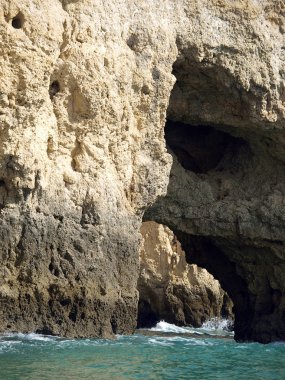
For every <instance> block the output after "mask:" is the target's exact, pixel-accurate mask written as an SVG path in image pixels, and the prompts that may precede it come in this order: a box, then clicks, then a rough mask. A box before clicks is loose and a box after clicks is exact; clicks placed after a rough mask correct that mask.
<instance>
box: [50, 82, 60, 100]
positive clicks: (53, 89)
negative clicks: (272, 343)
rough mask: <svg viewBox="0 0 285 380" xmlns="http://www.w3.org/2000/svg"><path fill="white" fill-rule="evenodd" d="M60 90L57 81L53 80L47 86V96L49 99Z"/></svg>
mask: <svg viewBox="0 0 285 380" xmlns="http://www.w3.org/2000/svg"><path fill="white" fill-rule="evenodd" d="M59 91H60V85H59V81H57V80H55V81H53V82H52V83H51V84H50V86H49V96H50V98H51V99H53V98H54V96H55V95H56V94H57V93H58V92H59Z"/></svg>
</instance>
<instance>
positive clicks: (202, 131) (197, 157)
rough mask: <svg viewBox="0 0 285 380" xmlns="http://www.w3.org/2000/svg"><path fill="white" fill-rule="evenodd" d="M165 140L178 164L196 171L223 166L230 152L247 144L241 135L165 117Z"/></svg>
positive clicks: (200, 171)
mask: <svg viewBox="0 0 285 380" xmlns="http://www.w3.org/2000/svg"><path fill="white" fill-rule="evenodd" d="M165 141H166V144H167V146H168V147H169V148H170V149H171V151H172V152H173V153H174V154H175V156H176V158H177V159H178V161H179V163H180V164H181V166H182V167H183V168H184V169H186V170H190V171H192V172H194V173H196V174H199V173H207V172H208V171H211V170H215V169H216V170H222V169H223V163H224V161H225V160H226V159H228V156H229V155H231V156H232V155H234V154H237V152H239V150H240V149H242V148H243V147H244V146H246V145H247V143H246V141H245V140H243V139H242V138H240V137H234V136H232V135H230V134H229V133H227V132H225V131H223V130H219V129H217V128H215V127H212V126H209V125H191V124H185V123H181V122H175V121H172V120H167V122H166V125H165Z"/></svg>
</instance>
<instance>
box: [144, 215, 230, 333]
mask: <svg viewBox="0 0 285 380" xmlns="http://www.w3.org/2000/svg"><path fill="white" fill-rule="evenodd" d="M141 233H142V238H143V242H142V248H141V251H140V276H139V280H138V291H139V308H138V327H151V326H153V325H154V324H155V323H156V322H158V321H160V320H165V321H166V322H169V323H174V324H177V325H182V326H185V325H191V326H194V327H200V326H201V325H202V324H203V322H205V321H206V320H209V319H211V318H214V317H218V318H230V319H232V318H233V315H232V312H231V310H232V306H233V305H232V302H231V300H230V298H229V296H228V295H227V294H226V293H225V292H224V291H223V289H222V288H221V286H220V284H219V282H218V281H217V280H215V279H214V277H213V276H212V275H211V274H210V273H208V272H207V271H206V270H205V269H203V268H200V267H198V266H197V265H195V264H187V263H186V259H185V253H184V252H183V250H182V248H181V245H180V243H179V241H178V240H177V238H176V237H175V236H174V234H173V232H172V231H170V229H169V228H167V227H166V226H163V225H162V224H157V223H155V222H144V223H143V224H142V227H141Z"/></svg>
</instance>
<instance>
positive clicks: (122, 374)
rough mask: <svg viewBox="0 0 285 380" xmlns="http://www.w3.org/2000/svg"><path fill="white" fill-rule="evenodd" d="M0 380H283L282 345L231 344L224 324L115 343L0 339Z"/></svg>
mask: <svg viewBox="0 0 285 380" xmlns="http://www.w3.org/2000/svg"><path fill="white" fill-rule="evenodd" d="M0 379H1V380H2V379H4V380H12V379H13V380H14V379H15V380H16V379H21V380H41V379H50V380H51V379H52V380H54V379H55V380H62V379H63V380H64V379H66V380H69V379H76V380H79V379H97V380H104V379H106V380H107V379H153V380H156V379H175V380H176V379H177V380H178V379H197V380H198V379H199V380H203V379H207V380H214V379H215V380H216V379H217V380H222V379H225V380H235V379H236V380H241V379H246V380H255V379H258V380H263V379H266V380H269V379H270V380H274V379H280V380H284V379H285V343H272V344H268V345H262V344H258V343H236V342H235V341H234V340H233V334H232V333H231V332H229V331H227V322H226V321H210V322H208V323H207V324H205V325H203V327H202V328H199V329H194V328H182V327H177V326H175V325H171V324H168V323H166V322H160V323H158V324H157V326H156V327H155V328H152V329H150V330H138V331H137V333H136V334H135V335H132V336H118V337H117V339H115V340H98V339H77V340H76V339H62V338H59V337H52V336H43V335H37V334H26V335H25V334H6V335H2V336H0Z"/></svg>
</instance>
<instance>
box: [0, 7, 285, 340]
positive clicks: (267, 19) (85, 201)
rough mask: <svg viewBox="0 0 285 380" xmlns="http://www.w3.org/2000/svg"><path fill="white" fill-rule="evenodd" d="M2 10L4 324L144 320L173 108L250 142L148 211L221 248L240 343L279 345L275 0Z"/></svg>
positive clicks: (109, 326) (279, 30) (95, 326)
mask: <svg viewBox="0 0 285 380" xmlns="http://www.w3.org/2000/svg"><path fill="white" fill-rule="evenodd" d="M0 5H1V7H0V36H1V54H0V67H1V70H0V78H1V89H0V92H1V93H0V205H1V215H0V225H1V227H0V236H1V242H2V244H1V247H0V258H1V260H0V262H1V264H0V273H1V279H0V312H1V315H0V320H1V323H0V330H1V331H7V330H13V331H47V332H50V333H55V334H60V335H68V336H110V335H112V334H113V333H114V332H120V333H124V332H130V331H132V330H133V329H134V328H135V325H136V309H137V292H136V284H137V276H138V264H139V263H138V259H139V257H138V247H139V239H140V235H139V228H140V225H141V219H142V216H143V214H144V212H145V210H146V209H147V208H149V207H150V206H151V205H152V204H153V203H154V202H155V200H156V199H157V197H158V196H163V195H165V194H166V190H167V184H168V178H169V171H170V167H171V155H169V154H168V153H167V151H166V149H165V141H164V132H163V130H164V125H165V118H166V112H167V108H168V118H169V120H170V121H172V122H174V123H176V122H179V123H183V124H187V125H193V126H196V127H199V125H200V126H201V125H203V126H206V127H215V128H216V129H218V130H220V131H222V132H225V133H228V134H229V135H231V136H232V137H236V138H241V139H243V140H244V141H245V145H244V146H243V148H242V149H235V150H234V151H233V152H231V151H229V152H228V153H227V152H224V154H222V157H223V158H224V159H222V161H220V162H219V165H220V164H221V165H224V166H225V168H224V169H222V170H221V171H219V170H218V169H217V167H215V168H214V169H212V168H211V169H210V172H213V171H214V174H213V175H210V174H209V172H208V173H195V172H192V171H191V170H188V169H187V170H188V172H186V171H185V169H183V167H182V169H181V167H180V166H179V165H178V168H177V166H174V167H173V169H172V175H171V179H170V185H169V187H168V196H167V198H166V199H165V203H164V206H163V207H162V209H161V208H160V207H159V206H158V209H157V208H156V211H154V210H155V209H153V210H152V211H150V212H149V214H148V216H146V217H149V218H150V219H153V220H154V219H161V220H162V222H163V223H164V224H168V225H169V226H171V228H172V229H174V230H175V231H176V230H177V231H178V232H179V231H180V232H183V233H185V234H186V237H187V239H188V238H189V236H195V237H201V236H202V237H207V239H210V238H212V237H213V238H214V240H215V241H214V243H215V244H219V247H221V249H222V252H223V255H224V256H223V257H226V258H227V259H226V260H228V261H227V264H228V267H230V268H232V269H231V271H232V272H233V273H237V276H238V278H240V279H241V283H242V284H243V285H242V286H241V288H242V290H238V289H239V288H238V287H236V293H237V294H235V295H233V296H232V298H234V296H235V298H236V302H235V304H236V311H235V312H236V316H237V315H238V318H236V320H237V324H236V336H237V338H238V339H248V340H252V339H256V340H260V341H270V340H278V339H283V340H284V339H285V336H284V334H285V333H284V331H285V326H284V323H285V322H284V318H283V316H284V311H285V305H284V302H283V298H284V296H283V294H284V291H285V289H284V283H285V282H284V281H283V280H282V277H283V273H284V254H283V242H284V226H285V223H284V217H283V216H284V210H283V209H284V173H283V166H284V157H285V155H284V144H285V143H284V141H285V137H284V110H285V108H284V107H285V104H284V101H285V97H284V88H285V86H284V76H285V74H284V59H285V54H284V51H285V50H284V4H283V1H282V0H280V1H275V0H274V1H273V0H264V1H255V0H234V1H226V0H219V1H214V0H204V1H200V2H197V1H196V0H181V1H174V0H166V1H162V0H153V1H151V2H150V1H147V0H138V1H136V2H133V1H129V0H123V1H118V0H106V1H104V2H97V1H96V2H95V1H91V0H81V1H76V0H62V1H59V0H53V1H47V0H44V1H40V0H21V1H20V0H0ZM175 79H176V80H177V82H176V84H175V86H174V88H173V85H174V82H175ZM172 88H173V91H172ZM171 91H172V93H171ZM170 145H171V143H170ZM178 148H179V147H178ZM180 148H181V147H180ZM180 148H179V149H180ZM184 148H185V147H184ZM184 148H182V150H183V149H184ZM197 151H198V152H199V149H197ZM186 153H187V154H189V152H187V149H186ZM190 156H191V157H192V155H191V152H190ZM213 156H214V157H219V155H217V156H216V155H215V154H214V155H213ZM191 159H192V161H193V159H194V162H195V160H196V159H197V155H196V154H194V158H193V157H192V158H191ZM196 164H197V162H196ZM198 166H199V165H198ZM207 168H208V167H207ZM207 168H206V169H202V170H207ZM219 173H220V174H219ZM175 176H176V177H175ZM174 177H175V178H176V179H174ZM173 179H174V180H173ZM187 239H186V240H187ZM196 242H197V240H196ZM188 243H189V242H188ZM192 243H193V242H192ZM208 243H209V241H207V244H208ZM211 243H213V242H212V240H211ZM189 244H190V243H189ZM198 251H199V250H198ZM253 251H254V253H252V252H253ZM189 252H190V251H189ZM192 252H193V250H192ZM186 253H187V255H188V252H186ZM198 256H199V255H198ZM199 257H200V256H199ZM212 258H213V256H211V255H209V257H207V258H206V262H207V263H206V264H207V265H210V263H212V264H213V266H214V268H213V273H214V274H215V271H217V270H218V269H219V268H218V267H217V265H216V264H215V263H214V261H213V260H212ZM197 261H198V259H197ZM215 276H216V274H215ZM223 276H224V274H222V275H221V274H220V273H218V274H217V276H216V277H217V278H219V280H221V281H222V280H223V278H222V277H223ZM220 277H221V278H220ZM224 282H225V285H224V284H223V287H224V288H225V289H226V290H228V289H229V287H230V285H229V284H228V283H227V284H226V282H227V281H224ZM237 283H238V282H237ZM226 285H227V286H226ZM239 300H240V301H239ZM246 310H249V311H250V313H249V315H247V314H246Z"/></svg>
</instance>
